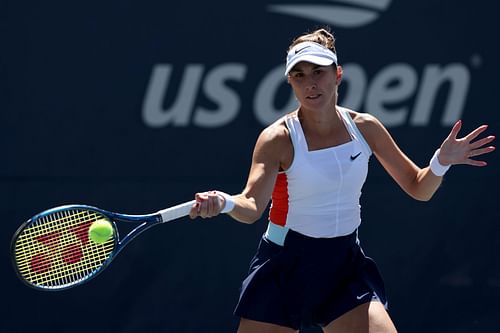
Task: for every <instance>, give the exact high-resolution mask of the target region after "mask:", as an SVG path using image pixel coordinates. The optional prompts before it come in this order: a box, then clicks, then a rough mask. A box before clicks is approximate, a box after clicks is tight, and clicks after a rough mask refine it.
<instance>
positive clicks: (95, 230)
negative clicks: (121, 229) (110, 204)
mask: <svg viewBox="0 0 500 333" xmlns="http://www.w3.org/2000/svg"><path fill="white" fill-rule="evenodd" d="M112 235H113V226H112V225H111V222H109V221H108V220H106V219H100V220H97V221H95V222H94V223H92V224H91V225H90V228H89V238H90V239H91V240H92V241H93V242H94V243H98V244H102V243H105V242H106V241H107V240H108V239H109V238H110V237H111V236H112Z"/></svg>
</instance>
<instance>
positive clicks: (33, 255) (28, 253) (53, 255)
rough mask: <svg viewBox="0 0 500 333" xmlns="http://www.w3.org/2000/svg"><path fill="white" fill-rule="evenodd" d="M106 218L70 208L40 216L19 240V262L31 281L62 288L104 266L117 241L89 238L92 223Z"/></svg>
mask: <svg viewBox="0 0 500 333" xmlns="http://www.w3.org/2000/svg"><path fill="white" fill-rule="evenodd" d="M102 218H106V217H105V216H103V215H101V214H99V213H97V212H94V211H90V210H84V209H70V210H62V211H59V212H55V213H52V214H50V215H47V216H43V217H41V218H39V219H38V220H37V221H34V222H33V223H32V224H30V225H29V226H28V227H26V228H25V229H24V230H23V231H22V232H21V233H20V234H19V236H18V238H17V240H16V242H15V250H14V251H15V258H16V264H17V267H18V269H19V272H20V274H21V276H22V277H23V278H24V279H25V280H26V281H27V282H29V283H31V284H33V285H36V286H40V287H45V288H60V287H62V286H67V285H71V284H74V283H78V282H79V281H82V280H84V279H85V278H86V277H88V276H89V275H91V274H92V273H94V272H95V271H96V270H97V269H98V268H99V267H101V266H102V265H103V264H104V263H105V261H106V259H108V258H109V256H110V254H111V253H112V251H113V249H114V247H115V242H114V239H113V238H110V239H109V240H108V241H106V242H105V243H103V244H98V243H94V242H92V241H91V240H89V238H88V230H89V227H90V225H91V224H92V222H94V221H96V220H98V219H102Z"/></svg>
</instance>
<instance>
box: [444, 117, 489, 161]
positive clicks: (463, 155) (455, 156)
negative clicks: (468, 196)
mask: <svg viewBox="0 0 500 333" xmlns="http://www.w3.org/2000/svg"><path fill="white" fill-rule="evenodd" d="M461 128H462V121H461V120H459V121H457V122H456V123H455V125H454V126H453V128H452V129H451V132H450V134H449V135H448V137H447V138H446V139H445V140H444V141H443V144H442V145H441V150H440V153H439V157H438V158H439V163H440V164H442V165H450V164H468V165H473V166H485V165H487V163H486V162H485V161H478V160H475V159H472V158H471V157H476V156H480V155H483V154H487V153H491V152H492V151H494V150H495V147H494V146H487V147H484V146H485V145H487V144H488V143H490V142H492V141H493V140H495V136H494V135H489V136H487V137H484V138H481V139H479V140H476V141H473V140H475V139H476V138H477V137H478V136H479V135H480V134H481V133H483V132H484V131H485V130H486V129H487V128H488V125H482V126H479V127H478V128H476V129H475V130H473V131H472V132H470V133H469V134H467V135H466V136H464V137H463V138H457V135H458V132H460V129H461Z"/></svg>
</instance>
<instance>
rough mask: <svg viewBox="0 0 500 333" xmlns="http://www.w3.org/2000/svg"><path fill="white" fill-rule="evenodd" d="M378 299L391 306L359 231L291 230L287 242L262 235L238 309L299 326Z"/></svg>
mask: <svg viewBox="0 0 500 333" xmlns="http://www.w3.org/2000/svg"><path fill="white" fill-rule="evenodd" d="M373 300H377V301H380V302H381V303H382V304H384V305H385V306H387V301H386V295H385V289H384V282H383V280H382V277H381V275H380V273H379V271H378V269H377V267H376V264H375V262H374V261H373V260H372V259H370V258H368V257H366V256H365V255H364V253H363V251H362V249H361V247H360V246H359V241H358V238H357V232H354V233H352V234H350V235H347V236H342V237H335V238H313V237H308V236H304V235H302V234H300V233H297V232H294V231H292V230H289V231H288V233H287V235H286V238H285V241H284V245H283V246H281V245H278V244H276V243H273V242H272V241H270V240H268V239H267V238H265V237H263V238H262V239H261V241H260V243H259V247H258V249H257V253H256V255H255V256H254V258H253V259H252V261H251V264H250V270H249V274H248V276H247V278H246V279H245V280H244V281H243V283H242V287H241V291H240V298H239V302H238V305H237V306H236V309H235V312H234V313H235V315H236V316H238V317H242V318H246V319H250V320H256V321H261V322H266V323H272V324H276V325H281V326H286V327H290V328H293V329H295V330H298V329H301V328H307V327H323V326H326V325H328V324H329V323H330V322H332V321H333V320H335V319H336V318H338V317H340V316H341V315H342V314H344V313H346V312H348V311H350V310H352V309H354V308H355V307H357V306H358V305H361V304H363V303H367V302H370V301H373Z"/></svg>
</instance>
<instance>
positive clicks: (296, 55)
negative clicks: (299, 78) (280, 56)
mask: <svg viewBox="0 0 500 333" xmlns="http://www.w3.org/2000/svg"><path fill="white" fill-rule="evenodd" d="M301 61H306V62H311V63H313V64H316V65H320V66H330V65H331V64H335V65H337V64H338V63H337V55H336V54H335V53H333V52H332V50H330V49H328V48H326V47H324V46H323V45H321V44H318V43H314V42H302V43H299V44H297V45H295V46H294V47H292V49H291V50H290V51H288V54H287V56H286V70H285V75H288V73H289V72H290V71H291V70H292V68H293V66H295V65H296V64H297V63H299V62H301Z"/></svg>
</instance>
